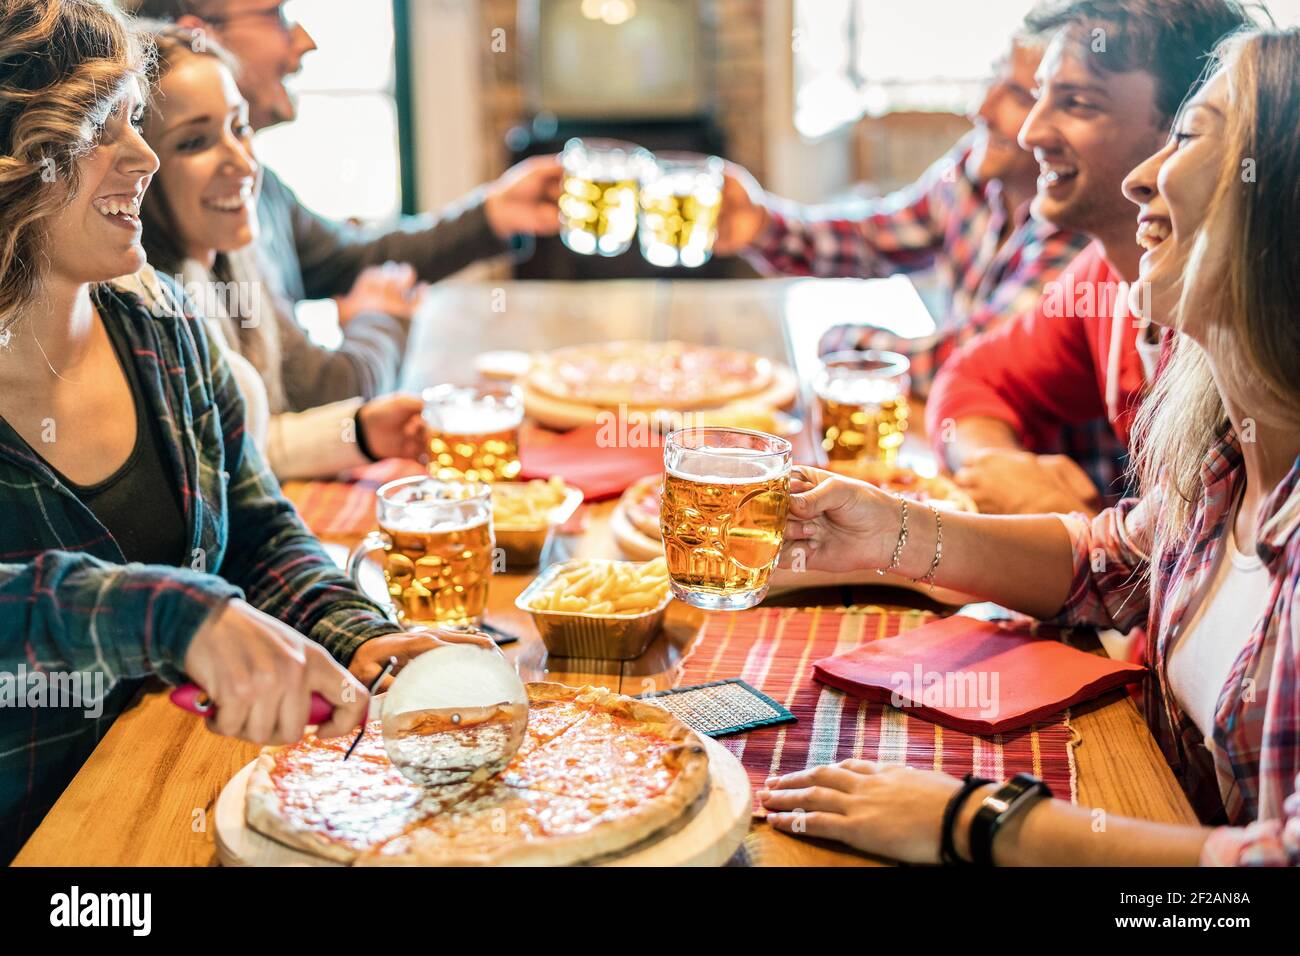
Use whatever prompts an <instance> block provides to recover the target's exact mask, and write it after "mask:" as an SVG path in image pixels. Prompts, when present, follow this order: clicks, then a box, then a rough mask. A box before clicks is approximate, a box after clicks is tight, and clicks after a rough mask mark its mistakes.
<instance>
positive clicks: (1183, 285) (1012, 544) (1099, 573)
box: [760, 29, 1300, 866]
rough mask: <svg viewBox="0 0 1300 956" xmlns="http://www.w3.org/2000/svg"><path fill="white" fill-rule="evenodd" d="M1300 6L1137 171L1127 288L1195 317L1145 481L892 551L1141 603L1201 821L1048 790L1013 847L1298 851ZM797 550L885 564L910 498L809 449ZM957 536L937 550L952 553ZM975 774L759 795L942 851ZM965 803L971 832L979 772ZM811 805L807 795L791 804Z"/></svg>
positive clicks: (1020, 822)
mask: <svg viewBox="0 0 1300 956" xmlns="http://www.w3.org/2000/svg"><path fill="white" fill-rule="evenodd" d="M1297 77H1300V30H1294V29H1293V30H1287V31H1262V32H1251V33H1246V34H1242V35H1240V36H1238V37H1237V38H1234V39H1230V40H1228V41H1227V42H1226V43H1225V44H1224V45H1223V47H1222V48H1221V50H1220V52H1219V56H1218V67H1217V72H1216V73H1215V75H1214V76H1213V78H1212V79H1211V80H1210V81H1209V82H1208V83H1207V84H1206V85H1205V86H1204V87H1203V88H1202V89H1201V90H1200V92H1198V93H1197V94H1196V95H1195V96H1194V97H1193V98H1192V99H1191V100H1189V101H1188V102H1187V103H1186V104H1185V105H1184V107H1183V109H1182V111H1181V112H1180V115H1179V117H1178V120H1177V122H1176V123H1175V126H1174V135H1173V137H1172V138H1171V140H1170V141H1169V143H1168V144H1167V145H1166V146H1165V147H1164V148H1163V149H1162V150H1161V151H1160V152H1159V153H1157V154H1156V155H1155V156H1152V157H1151V158H1150V159H1148V160H1147V161H1146V162H1144V163H1143V164H1142V165H1140V166H1139V167H1138V168H1137V169H1136V170H1134V171H1133V172H1132V173H1130V174H1129V176H1128V179H1127V180H1126V182H1125V193H1126V195H1128V197H1129V198H1130V199H1131V200H1132V201H1133V202H1134V203H1136V204H1137V205H1138V206H1139V208H1140V213H1139V223H1140V224H1139V227H1138V241H1139V242H1140V243H1141V244H1142V245H1143V246H1145V247H1146V248H1147V250H1148V251H1147V253H1146V255H1145V256H1144V257H1143V260H1142V266H1141V276H1142V280H1143V284H1145V285H1146V287H1147V290H1148V291H1149V295H1148V296H1146V297H1145V300H1146V303H1147V305H1146V307H1145V308H1144V302H1143V299H1144V296H1143V295H1142V289H1141V288H1140V285H1141V284H1138V285H1136V286H1135V288H1137V289H1138V292H1137V293H1136V294H1135V295H1134V296H1133V297H1132V298H1133V301H1132V303H1131V305H1132V307H1133V309H1134V311H1135V313H1137V314H1142V315H1145V317H1147V318H1150V319H1152V320H1154V321H1156V322H1158V323H1160V324H1161V325H1164V326H1167V327H1170V328H1173V329H1175V330H1177V332H1178V333H1179V334H1178V335H1177V338H1176V340H1175V344H1174V348H1173V353H1172V356H1171V358H1170V360H1169V365H1168V366H1167V367H1166V371H1165V372H1164V373H1163V374H1162V376H1161V377H1160V379H1159V382H1158V384H1157V386H1156V387H1155V388H1154V389H1153V393H1152V395H1151V396H1150V397H1149V399H1148V400H1147V401H1146V402H1145V404H1144V406H1143V409H1142V411H1141V413H1140V415H1139V416H1138V422H1137V425H1136V428H1135V435H1136V439H1137V441H1136V444H1137V449H1138V452H1137V474H1138V477H1139V479H1140V481H1141V486H1142V488H1143V490H1144V494H1143V497H1142V498H1140V499H1130V500H1127V501H1125V502H1122V503H1121V504H1120V505H1118V506H1117V507H1115V508H1112V509H1109V510H1107V511H1105V512H1103V513H1102V514H1101V515H1099V516H1098V517H1097V518H1096V519H1093V520H1092V521H1088V520H1086V519H1084V518H1083V517H1082V516H1078V515H1074V516H1052V515H1043V516H1024V517H993V516H979V515H959V514H951V515H948V516H947V517H945V518H944V520H943V524H942V531H943V535H942V550H940V549H939V547H938V540H939V535H938V533H937V531H938V522H937V518H936V514H935V513H934V512H933V511H932V510H931V509H927V508H925V507H917V508H914V509H913V511H912V514H913V520H912V523H911V533H910V535H909V537H908V538H907V541H906V545H905V547H903V548H902V551H901V554H900V555H899V560H898V563H897V568H898V570H899V571H901V572H902V573H904V574H907V575H909V576H911V577H915V578H922V577H924V576H926V575H927V573H928V572H930V571H931V570H935V572H936V573H935V577H934V580H935V581H936V583H937V584H939V585H941V586H943V587H948V588H952V589H954V590H957V591H961V592H965V593H970V594H978V595H982V596H984V597H986V598H988V599H991V600H994V601H997V602H999V603H1001V604H1004V605H1006V606H1008V607H1012V608H1016V609H1018V610H1021V611H1024V612H1026V613H1028V614H1032V615H1034V616H1035V617H1039V618H1042V619H1045V620H1055V621H1058V622H1061V623H1066V624H1071V625H1096V626H1100V627H1118V628H1120V629H1121V630H1126V629H1128V628H1130V627H1132V626H1133V625H1135V624H1138V623H1142V622H1143V619H1144V618H1145V623H1146V628H1147V634H1148V651H1147V659H1148V660H1149V661H1150V662H1151V663H1152V669H1153V671H1154V673H1153V674H1152V675H1151V677H1150V679H1149V680H1148V681H1147V682H1146V692H1145V700H1144V708H1143V709H1144V712H1145V716H1146V719H1147V723H1148V725H1149V726H1150V728H1151V730H1152V733H1153V734H1154V735H1155V738H1156V740H1157V741H1158V742H1159V744H1160V746H1161V749H1162V751H1163V753H1164V755H1165V757H1166V759H1167V760H1168V761H1169V763H1170V766H1171V767H1172V768H1173V769H1174V772H1175V774H1176V775H1177V777H1178V778H1179V780H1180V782H1181V783H1182V784H1183V786H1184V788H1185V789H1186V791H1187V793H1188V796H1189V798H1190V799H1191V801H1192V804H1193V805H1194V807H1195V808H1196V810H1197V813H1198V815H1199V817H1200V819H1201V822H1202V823H1203V824H1204V826H1199V827H1187V826H1168V825H1161V824H1154V823H1148V822H1144V821H1139V820H1131V819H1118V818H1114V817H1111V818H1109V819H1107V820H1106V822H1105V826H1104V828H1099V829H1098V828H1095V827H1094V823H1095V819H1096V818H1095V815H1094V814H1095V811H1092V810H1089V809H1086V808H1082V807H1075V806H1072V805H1071V804H1069V803H1067V802H1064V801H1060V800H1038V801H1037V802H1036V803H1033V804H1032V805H1030V807H1029V809H1028V812H1026V813H1023V814H1019V815H1017V816H1015V817H1013V818H1012V820H1011V822H1010V823H1009V824H1008V825H1007V826H1006V827H1004V828H1003V829H1001V830H999V831H998V835H997V838H996V841H995V842H994V844H993V860H994V862H997V863H1002V864H1030V865H1033V864H1038V865H1052V864H1153V865H1171V864H1192V863H1196V862H1198V861H1199V862H1201V863H1204V864H1239V865H1258V864H1272V865H1288V864H1289V865H1293V866H1294V865H1298V864H1300V792H1298V790H1297V788H1298V786H1300V779H1298V775H1300V735H1298V733H1297V731H1298V730H1300V324H1297V323H1296V321H1295V303H1296V301H1297V297H1298V290H1297V288H1296V277H1297V276H1300V238H1297V237H1296V234H1295V231H1294V223H1295V222H1296V221H1297V220H1300V192H1297V190H1296V187H1295V184H1296V183H1297V182H1300V132H1298V131H1297V129H1296V125H1295V122H1294V117H1295V116H1296V114H1297V112H1300V80H1297ZM806 477H807V480H806V481H796V482H795V484H796V487H795V491H796V492H798V493H797V494H796V495H795V496H794V497H793V499H792V503H791V514H792V518H791V521H790V524H789V526H788V528H787V536H788V538H789V543H788V544H787V548H789V549H790V550H792V551H793V550H802V551H803V552H804V554H805V555H806V563H807V566H809V567H815V568H822V569H826V570H847V569H850V568H860V567H874V568H881V567H886V566H888V565H890V564H891V561H892V560H893V559H894V549H895V542H896V541H897V540H898V539H899V537H900V532H899V524H900V521H899V516H900V510H901V509H900V506H899V504H898V500H897V499H896V498H894V497H893V496H891V495H888V494H886V493H884V492H882V491H880V490H878V489H876V488H873V487H871V486H869V485H865V484H862V483H860V482H853V481H850V480H848V479H844V478H839V477H834V476H831V475H829V474H827V473H826V472H818V471H815V470H810V471H809V473H808V474H807V476H806ZM936 558H938V566H937V569H934V568H933V562H934V561H935V560H936ZM959 786H960V784H959V782H958V781H957V780H956V779H954V778H952V777H949V776H947V775H945V774H941V773H932V772H922V771H917V770H903V769H900V768H890V767H884V766H881V765H877V764H874V763H871V762H868V761H848V762H846V763H844V764H839V765H836V766H831V767H819V768H816V769H814V770H809V771H804V772H800V773H796V774H790V775H788V776H786V777H782V778H773V779H772V780H770V781H769V787H770V789H769V790H767V791H764V792H763V793H762V794H761V795H760V796H761V797H762V799H763V801H764V803H765V805H766V806H767V808H768V809H769V811H771V812H772V815H771V816H770V817H769V819H770V820H771V821H772V822H773V824H774V825H775V826H777V827H778V828H782V829H787V830H789V829H793V828H795V827H796V826H798V827H800V828H801V830H800V832H806V833H808V834H809V835H812V836H828V837H833V838H838V839H841V840H845V841H847V842H850V843H852V844H854V845H856V846H858V847H860V848H862V849H865V850H867V851H869V852H873V853H877V854H882V855H887V856H893V857H897V858H900V859H905V860H914V861H930V862H933V861H934V860H936V859H937V857H938V855H939V847H940V836H941V833H940V830H941V820H942V816H943V813H944V809H945V807H946V806H947V804H948V801H949V799H950V798H951V797H952V796H953V794H954V793H955V792H956V791H957V790H958V788H959ZM996 786H997V785H994V786H993V787H985V788H983V789H982V790H977V791H976V795H975V796H973V797H971V798H968V799H967V800H966V801H965V802H964V803H962V804H961V805H960V809H959V811H958V813H957V815H956V818H955V819H956V823H955V826H954V828H953V830H952V833H953V836H954V839H955V848H956V852H957V854H958V855H959V856H961V857H965V858H969V856H970V847H969V840H968V835H969V833H970V825H971V820H972V818H973V816H974V812H975V810H976V808H977V806H978V805H979V802H980V800H981V799H982V797H983V796H987V795H988V794H989V793H990V792H991V791H992V790H993V789H996ZM796 809H798V810H800V811H802V812H800V813H796V812H794V811H795V810H796Z"/></svg>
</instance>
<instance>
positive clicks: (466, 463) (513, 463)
mask: <svg viewBox="0 0 1300 956" xmlns="http://www.w3.org/2000/svg"><path fill="white" fill-rule="evenodd" d="M523 420H524V400H523V396H522V394H521V393H520V391H519V389H518V388H516V387H515V386H512V385H508V384H504V383H495V382H491V383H484V384H480V385H439V386H438V387H437V388H430V389H425V392H424V427H425V430H426V433H427V435H428V444H429V477H431V478H437V479H438V480H440V481H513V480H514V479H516V478H518V477H519V470H520V468H521V467H522V466H521V465H520V463H519V426H520V424H521V423H522V422H523Z"/></svg>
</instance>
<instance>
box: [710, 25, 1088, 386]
mask: <svg viewBox="0 0 1300 956" xmlns="http://www.w3.org/2000/svg"><path fill="white" fill-rule="evenodd" d="M1045 46H1046V39H1045V38H1043V37H1042V36H1041V35H1035V34H1032V33H1028V32H1021V33H1018V34H1016V35H1015V36H1014V37H1013V38H1012V39H1011V41H1010V45H1009V47H1008V49H1007V50H1006V51H1005V52H1004V53H1003V54H1002V55H1001V56H1000V57H999V58H998V60H997V62H995V63H994V65H993V77H992V79H991V80H990V81H989V83H988V84H987V86H986V88H985V90H984V93H983V95H982V97H981V99H980V101H979V102H978V104H976V105H975V107H974V109H973V111H972V113H971V115H970V117H969V118H970V122H971V123H972V125H973V126H974V129H973V130H972V131H971V132H970V133H968V134H967V135H966V136H963V137H962V139H961V141H960V142H958V143H957V145H956V146H955V147H953V149H952V150H951V151H950V152H949V153H948V154H947V155H946V156H944V157H942V158H941V159H939V160H938V161H936V162H935V163H934V164H933V165H932V166H931V167H930V168H929V169H928V170H927V171H926V173H925V174H924V175H923V176H922V177H921V178H920V179H918V180H917V181H916V182H915V183H913V184H911V185H910V186H908V187H907V188H905V189H902V190H899V191H898V192H895V193H891V194H890V195H888V196H883V197H881V198H878V199H871V200H865V201H864V200H846V201H841V202H836V203H828V204H823V205H817V206H806V205H799V204H795V203H791V202H788V201H786V200H782V199H778V198H776V197H772V196H768V195H766V194H764V193H763V191H762V189H761V188H760V187H759V185H758V183H757V181H756V180H755V179H754V178H753V177H752V176H751V175H749V173H748V172H747V171H746V170H744V169H743V168H741V167H739V166H736V165H734V164H733V165H732V166H731V167H730V169H729V171H728V174H727V178H726V185H725V187H724V190H723V201H722V209H721V211H720V213H719V217H718V239H717V243H716V246H715V251H716V252H717V253H718V254H719V255H729V254H737V253H738V254H741V255H743V256H744V257H745V258H746V259H747V260H749V261H750V262H751V263H753V265H754V266H755V268H757V269H758V270H759V272H761V273H763V274H766V275H788V276H807V275H813V276H855V277H860V278H874V277H880V276H888V275H892V274H894V273H898V272H905V273H913V272H920V271H923V270H927V271H928V270H933V271H934V272H935V273H937V277H938V284H939V286H940V288H941V291H942V296H943V299H944V307H943V312H942V314H941V315H940V316H939V317H938V319H937V323H936V324H937V328H936V329H935V332H934V334H933V335H931V336H926V337H923V338H904V337H901V336H898V335H894V334H892V333H889V332H886V331H883V330H880V329H876V328H873V327H871V326H870V325H869V324H865V325H864V324H862V323H863V322H865V321H866V320H865V319H864V320H860V321H859V322H857V323H855V324H851V325H841V326H837V327H835V328H833V329H831V330H830V331H829V332H827V334H826V335H825V336H824V337H823V339H822V341H821V345H820V346H819V348H820V351H821V352H822V353H828V352H834V351H839V350H840V349H853V348H881V349H888V350H890V351H894V352H900V353H902V354H904V355H907V356H908V358H909V359H910V361H911V377H912V389H913V392H914V393H915V394H916V395H917V396H918V397H921V398H924V397H925V395H926V393H927V392H928V390H929V385H930V381H931V380H932V378H933V376H934V373H935V371H936V370H937V369H938V368H939V367H940V366H941V365H942V364H943V362H944V360H945V359H946V358H947V357H948V356H949V355H950V354H951V353H952V351H953V350H954V349H955V348H957V347H958V346H960V345H961V344H962V343H964V342H966V341H968V340H970V339H971V338H973V337H974V336H976V335H978V334H979V333H980V332H982V331H984V330H986V329H989V328H993V327H995V326H996V325H997V324H998V323H1000V322H1001V321H1003V320H1005V319H1008V318H1010V317H1012V316H1014V315H1016V314H1017V313H1019V312H1022V311H1025V310H1026V309H1029V308H1032V307H1033V305H1034V304H1035V303H1036V302H1037V301H1038V297H1039V293H1040V291H1041V289H1042V287H1043V284H1044V283H1046V282H1049V281H1051V280H1052V279H1054V278H1055V277H1056V275H1057V274H1058V273H1059V272H1060V270H1061V269H1062V268H1063V267H1064V266H1065V265H1066V264H1067V263H1068V262H1069V261H1070V260H1071V259H1073V258H1074V257H1075V256H1076V255H1077V254H1078V253H1079V252H1080V251H1081V250H1082V249H1083V247H1084V246H1085V245H1087V242H1088V240H1087V238H1086V237H1085V236H1083V235H1082V234H1080V233H1077V232H1072V231H1070V230H1067V229H1062V228H1060V227H1058V226H1056V225H1053V224H1052V223H1050V222H1047V221H1044V220H1041V219H1035V218H1033V217H1032V216H1031V215H1030V212H1029V206H1030V201H1031V200H1032V199H1033V198H1034V189H1035V182H1036V180H1037V178H1038V165H1037V163H1036V162H1035V161H1034V157H1033V154H1032V153H1031V152H1029V151H1028V150H1026V149H1024V148H1022V147H1021V146H1020V144H1019V143H1018V142H1017V141H1016V138H1017V136H1018V135H1019V133H1020V127H1021V126H1022V125H1023V124H1024V121H1025V118H1026V117H1027V116H1028V115H1029V111H1030V109H1032V108H1033V105H1034V94H1033V90H1034V84H1035V81H1034V73H1035V71H1036V70H1037V69H1038V64H1039V62H1040V61H1041V59H1042V55H1043V48H1044V47H1045Z"/></svg>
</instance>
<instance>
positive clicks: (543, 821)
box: [245, 682, 709, 866]
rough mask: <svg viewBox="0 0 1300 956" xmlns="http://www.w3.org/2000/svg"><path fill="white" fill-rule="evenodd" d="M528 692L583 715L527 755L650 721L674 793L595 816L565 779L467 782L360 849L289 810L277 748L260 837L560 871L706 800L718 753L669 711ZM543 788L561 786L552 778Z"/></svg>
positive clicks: (255, 803)
mask: <svg viewBox="0 0 1300 956" xmlns="http://www.w3.org/2000/svg"><path fill="white" fill-rule="evenodd" d="M528 694H529V701H530V703H531V704H536V703H543V702H551V703H557V704H565V703H569V704H573V705H575V706H577V707H579V708H582V715H581V716H580V717H579V718H577V719H576V720H574V721H572V722H569V723H565V724H564V726H563V728H562V729H560V730H559V731H558V732H556V733H554V734H553V735H551V736H548V737H546V738H545V739H537V738H535V737H533V736H530V737H529V740H528V741H527V742H526V744H525V750H521V754H522V753H525V752H526V750H527V748H533V749H539V748H543V747H547V746H549V745H551V744H554V743H555V742H556V741H562V740H563V738H564V737H565V735H566V734H567V733H569V732H570V731H572V730H574V729H575V728H577V727H579V726H580V725H581V724H583V723H584V721H585V720H587V719H594V717H595V716H596V715H610V716H611V717H614V718H620V719H625V720H629V721H633V722H635V723H637V724H640V725H642V726H643V727H644V729H645V731H646V732H648V733H649V734H652V735H653V736H654V737H656V738H659V739H660V740H662V741H669V742H671V746H670V748H669V749H668V750H667V751H666V752H665V753H664V754H663V760H664V762H665V763H666V764H668V765H669V766H671V767H672V768H674V769H675V771H676V773H675V775H674V777H673V779H672V781H671V783H670V784H669V786H668V788H667V790H665V791H664V792H662V793H660V794H658V795H656V796H654V797H651V798H649V799H646V800H643V801H640V802H639V803H638V804H637V805H636V808H635V812H631V813H627V812H623V811H622V810H621V809H620V808H618V807H611V808H607V809H605V810H600V809H596V810H592V809H591V807H590V805H589V804H588V802H587V801H586V800H585V799H584V798H582V797H580V796H577V795H575V794H576V792H577V791H576V789H574V788H572V787H570V788H569V789H570V790H571V791H572V792H571V793H570V794H566V793H565V792H564V790H565V789H566V786H565V781H564V780H563V779H562V778H561V779H557V780H555V782H554V788H555V789H554V790H551V789H545V788H539V787H522V786H517V785H513V784H512V783H510V782H508V780H506V779H503V778H502V777H497V778H494V779H493V780H491V781H488V782H487V783H485V784H482V785H479V786H473V785H463V786H462V787H461V788H459V789H458V790H457V791H456V793H455V794H454V799H453V798H452V796H453V795H451V794H448V795H447V796H448V799H444V800H441V801H440V802H439V803H438V804H436V805H435V808H433V809H431V808H430V807H429V805H428V804H427V801H422V802H421V805H420V806H419V807H407V808H403V809H400V810H395V812H399V813H409V814H412V816H413V819H412V822H411V823H410V824H409V825H407V826H405V827H404V828H403V830H402V832H400V833H398V834H396V835H394V836H393V837H391V838H388V839H385V840H384V841H382V842H377V843H376V844H375V845H372V846H369V847H362V848H356V847H353V846H350V845H348V844H347V843H341V842H339V841H337V840H334V839H331V838H330V837H328V836H327V835H325V834H324V833H323V832H321V831H320V830H318V829H314V828H312V827H308V826H303V825H301V824H299V823H297V822H296V821H295V820H294V819H293V818H292V817H291V816H290V815H288V814H286V813H285V812H284V810H283V808H282V806H281V800H280V795H279V792H278V791H277V789H276V786H275V782H274V780H273V776H272V772H273V770H274V769H275V766H276V760H275V754H276V753H277V752H278V750H274V749H268V750H267V751H265V752H263V754H262V755H261V756H260V757H259V758H258V760H257V763H256V764H255V766H254V768H253V772H252V775H251V776H250V778H249V783H248V790H247V798H246V804H245V817H246V820H247V822H248V824H249V826H250V827H252V828H253V829H254V830H256V831H257V832H259V833H261V834H263V835H264V836H268V837H270V838H271V839H274V840H276V841H278V842H280V843H283V844H285V845H287V846H290V847H293V848H295V849H299V850H303V851H306V852H308V853H311V854H314V855H316V856H320V857H323V858H325V859H329V860H334V861H337V862H340V863H351V864H354V865H360V866H379V865H407V866H542V865H545V866H559V865H567V864H572V863H578V862H583V861H588V860H592V859H594V858H597V857H602V856H606V855H609V854H612V853H617V852H619V851H621V850H624V849H626V848H628V847H630V846H632V845H633V844H636V843H639V842H641V841H642V840H644V839H646V838H648V837H650V836H652V835H653V834H655V833H656V832H658V831H660V830H662V829H664V828H666V827H668V826H671V825H672V824H673V823H674V822H676V821H678V820H680V819H682V818H683V817H684V816H685V815H687V814H688V813H689V812H690V811H691V808H692V807H693V806H694V805H695V804H696V803H697V801H699V800H700V799H701V797H702V795H704V794H705V793H706V790H707V786H708V776H709V769H708V754H707V752H706V751H705V749H704V745H703V743H702V741H701V740H700V739H699V737H698V736H697V735H696V733H695V731H693V730H691V729H690V728H689V727H687V726H686V725H685V724H683V723H681V721H679V720H678V719H677V718H676V717H674V716H673V715H672V714H670V713H669V712H668V711H666V710H664V709H663V708H661V707H658V706H656V705H655V704H652V703H649V702H646V701H641V700H635V699H633V698H630V697H625V696H623V695H622V694H616V693H613V692H612V691H608V690H605V689H604V688H598V687H590V686H588V687H582V688H574V687H568V686H565V685H563V684H556V683H548V682H537V683H530V684H529V685H528ZM574 739H575V740H576V739H578V738H577V737H575V738H574ZM295 746H300V745H295ZM557 746H559V747H563V746H564V745H563V743H560V744H557ZM282 749H283V748H282ZM517 759H518V758H517ZM512 766H514V764H513V763H512ZM508 773H509V772H508V771H507V774H508ZM543 782H545V783H547V784H548V785H550V784H551V781H550V780H549V779H547V780H545V781H543ZM449 789H450V788H449ZM395 822H398V821H395ZM557 822H558V823H560V824H561V825H569V826H571V827H574V828H575V829H574V832H569V833H563V834H559V835H550V834H546V833H544V832H542V831H544V829H545V827H546V826H549V825H554V824H556V823H557ZM494 827H495V829H494ZM507 833H508V834H509V837H508V838H506V837H505V834H507Z"/></svg>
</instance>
